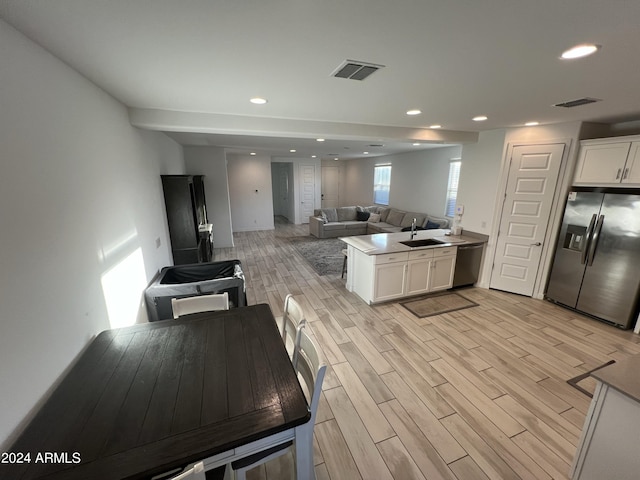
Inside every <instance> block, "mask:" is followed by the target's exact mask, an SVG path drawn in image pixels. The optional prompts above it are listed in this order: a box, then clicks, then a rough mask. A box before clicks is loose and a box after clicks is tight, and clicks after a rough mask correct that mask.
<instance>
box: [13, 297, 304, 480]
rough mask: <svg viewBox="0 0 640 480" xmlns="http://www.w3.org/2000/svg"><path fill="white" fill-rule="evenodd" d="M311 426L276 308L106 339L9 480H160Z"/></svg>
mask: <svg viewBox="0 0 640 480" xmlns="http://www.w3.org/2000/svg"><path fill="white" fill-rule="evenodd" d="M309 418H310V416H309V411H308V408H307V402H306V399H305V396H304V393H303V392H302V388H301V387H300V383H299V382H298V379H297V377H296V374H295V372H294V369H293V367H292V364H291V361H290V360H289V357H288V355H287V352H286V350H285V347H284V345H283V342H282V340H281V337H280V335H279V332H278V329H277V327H276V323H275V320H274V317H273V314H272V312H271V309H270V308H269V306H268V305H265V304H261V305H254V306H249V307H241V308H235V309H231V310H228V311H223V312H209V313H199V314H193V315H189V316H187V317H184V318H181V319H178V320H166V321H161V322H154V323H148V324H140V325H135V326H132V327H127V328H120V329H115V330H107V331H104V332H102V333H100V334H99V335H98V336H97V337H96V338H95V339H94V340H93V341H92V342H91V344H90V345H89V346H88V348H87V349H86V350H85V351H84V353H83V354H82V355H81V356H80V358H79V359H78V360H77V361H76V362H75V364H74V366H73V367H72V368H71V370H70V371H69V373H68V374H67V375H66V376H65V378H64V379H63V380H62V382H61V383H60V384H59V386H58V387H57V388H56V389H55V391H54V392H53V394H52V395H51V396H50V398H49V399H48V400H47V401H46V402H45V403H44V404H43V406H42V408H40V409H39V411H38V413H37V414H36V415H35V417H34V419H33V420H32V421H31V423H30V424H29V425H28V426H27V428H26V429H25V430H24V432H23V433H22V434H21V435H20V436H19V438H18V439H17V441H16V442H15V443H14V445H13V446H12V447H11V449H10V450H9V451H10V452H11V453H12V454H14V456H13V457H12V460H14V461H12V462H10V463H3V464H0V479H2V480H5V479H6V480H9V479H11V480H28V479H29V480H30V479H50V480H54V479H55V480H72V479H82V480H88V479H91V480H100V479H105V480H107V479H108V480H116V479H149V478H151V477H152V476H153V475H156V474H160V473H162V472H166V471H170V470H172V469H174V468H178V467H182V466H185V465H188V464H189V463H192V462H196V461H199V460H201V459H204V458H207V457H211V456H216V455H219V456H224V455H226V454H228V452H233V451H234V449H237V448H238V447H241V446H242V445H246V444H247V443H250V442H253V441H255V440H258V439H261V438H264V437H267V436H269V435H271V434H274V433H277V432H282V431H285V430H287V429H290V428H293V427H295V426H297V425H301V424H303V423H305V422H307V421H308V420H309ZM19 454H22V455H23V456H22V459H23V460H24V459H25V457H24V455H26V454H29V462H23V463H17V460H18V457H17V456H16V455H19Z"/></svg>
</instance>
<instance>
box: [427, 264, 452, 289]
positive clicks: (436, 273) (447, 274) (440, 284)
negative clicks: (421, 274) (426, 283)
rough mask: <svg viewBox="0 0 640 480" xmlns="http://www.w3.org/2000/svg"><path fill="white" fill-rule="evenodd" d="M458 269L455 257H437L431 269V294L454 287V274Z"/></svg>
mask: <svg viewBox="0 0 640 480" xmlns="http://www.w3.org/2000/svg"><path fill="white" fill-rule="evenodd" d="M455 268H456V257H455V255H448V256H445V257H436V258H434V259H433V263H432V268H431V286H430V288H429V291H430V292H435V291H438V290H446V289H448V288H451V286H452V285H453V272H454V270H455Z"/></svg>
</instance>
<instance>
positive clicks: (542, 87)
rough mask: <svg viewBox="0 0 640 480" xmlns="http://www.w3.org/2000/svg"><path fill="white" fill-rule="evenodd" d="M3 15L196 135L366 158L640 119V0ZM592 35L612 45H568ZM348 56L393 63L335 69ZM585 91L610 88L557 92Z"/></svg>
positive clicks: (192, 6) (86, 7)
mask: <svg viewBox="0 0 640 480" xmlns="http://www.w3.org/2000/svg"><path fill="white" fill-rule="evenodd" d="M0 18H2V19H4V20H5V21H6V22H8V23H9V24H11V25H13V26H14V27H15V28H16V29H18V30H19V31H21V32H23V33H24V34H25V35H26V36H27V37H29V38H31V39H32V40H34V41H35V42H36V43H38V44H40V45H42V46H43V47H44V48H46V49H47V50H49V51H50V52H52V53H53V54H54V55H55V56H57V57H58V58H60V59H62V60H63V61H65V62H66V63H67V64H69V65H70V66H72V67H73V68H74V69H75V70H77V71H79V72H81V73H82V74H83V75H85V76H86V77H87V78H89V79H90V80H91V81H93V82H94V83H96V84H97V85H99V86H100V87H102V88H103V89H104V90H106V91H107V92H109V93H110V94H111V95H113V96H114V97H115V98H117V99H118V100H120V101H121V102H123V103H124V104H125V105H127V106H129V107H130V108H131V117H132V123H133V124H134V125H138V126H141V127H143V128H151V129H157V130H162V131H168V132H176V133H174V134H172V136H173V137H174V138H175V139H176V140H178V141H179V142H180V143H183V144H200V145H219V146H225V147H230V148H232V149H233V150H234V151H258V152H259V153H266V154H269V155H291V154H290V153H289V149H290V148H296V150H298V151H297V152H296V154H295V155H296V156H306V155H310V154H312V153H316V154H318V155H322V156H329V154H333V153H337V154H338V155H339V156H340V158H351V157H354V156H362V151H365V150H366V151H371V153H370V155H378V154H386V153H393V152H399V151H407V150H411V149H415V148H423V147H422V146H419V147H416V146H412V143H413V142H415V141H420V142H422V144H423V145H425V144H426V145H427V146H434V145H435V146H441V145H443V144H444V145H447V144H460V143H467V142H473V141H475V139H476V137H477V132H479V131H482V130H493V129H498V128H508V127H516V126H522V125H523V124H524V123H525V122H527V121H532V120H536V121H539V122H540V123H541V124H551V123H560V122H571V121H579V120H582V121H592V122H601V123H619V122H627V121H632V120H638V119H640V88H639V87H638V86H639V85H640V67H639V65H640V28H639V27H638V20H639V19H640V1H630V0H628V1H623V0H613V1H604V0H561V1H558V0H535V1H514V0H485V1H482V2H480V1H472V0H466V1H464V0H457V1H456V0H449V1H442V0H395V1H389V0H323V1H319V0H314V1H312V0H269V1H265V0H242V1H232V0H185V1H177V0H49V1H43V0H0ZM584 42H593V43H597V44H600V45H602V49H601V50H600V51H599V52H598V53H596V54H595V55H593V56H591V57H588V58H584V59H579V60H573V61H567V60H560V59H559V56H560V54H561V52H562V51H563V50H565V49H567V48H569V47H571V46H573V45H576V44H579V43H584ZM0 52H1V50H0ZM345 59H351V60H361V61H365V62H371V63H376V64H381V65H385V68H383V69H381V70H380V71H378V72H376V73H374V74H373V75H372V76H371V77H369V78H368V79H366V80H364V81H361V82H360V81H355V80H346V79H339V78H334V77H332V76H331V74H332V73H333V71H334V70H335V69H336V68H337V67H338V66H339V65H340V64H341V63H342V62H343V61H344V60H345ZM254 96H262V97H265V98H267V99H268V100H269V102H268V103H267V104H266V105H253V104H251V103H249V98H251V97H254ZM581 97H593V98H598V99H602V101H601V102H598V103H595V104H591V105H585V106H580V107H576V108H572V109H564V108H558V107H553V106H552V105H553V104H555V103H559V102H563V101H568V100H573V99H577V98H581ZM411 108H418V109H420V110H422V112H423V113H422V114H421V115H419V116H412V117H411V116H407V115H406V114H405V112H406V111H407V110H409V109H411ZM480 114H483V115H487V116H488V117H489V119H488V120H487V121H486V122H482V123H478V122H473V121H472V120H471V118H472V117H473V116H475V115H480ZM432 124H440V125H442V127H443V128H442V130H432V129H429V126H430V125H432ZM316 137H324V138H326V139H327V141H326V142H325V143H324V144H322V145H321V144H319V143H318V142H315V138H316ZM369 144H384V145H385V147H377V149H375V150H374V149H373V147H367V145H369ZM387 150H388V151H387Z"/></svg>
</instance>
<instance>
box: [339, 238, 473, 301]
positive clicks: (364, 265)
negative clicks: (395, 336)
mask: <svg viewBox="0 0 640 480" xmlns="http://www.w3.org/2000/svg"><path fill="white" fill-rule="evenodd" d="M446 232H447V231H446V230H420V231H418V232H416V235H415V237H414V240H421V239H427V238H433V239H435V240H438V241H441V242H443V243H442V244H439V245H433V246H426V247H414V248H411V247H408V246H406V245H403V244H402V243H399V242H400V241H405V240H410V237H411V235H410V233H409V232H401V233H379V234H376V235H361V236H356V237H344V238H341V240H342V241H343V242H345V243H346V244H347V283H346V288H347V290H349V291H350V292H355V293H356V294H357V295H358V296H359V297H360V298H362V299H363V300H364V301H365V302H367V303H368V304H373V303H379V302H386V301H388V300H394V299H398V298H403V297H409V296H412V295H420V294H424V293H429V292H435V291H439V290H446V289H448V288H451V286H452V284H453V273H454V270H455V264H456V251H457V246H456V245H459V244H467V243H468V242H467V241H466V240H464V239H461V238H460V237H453V236H445V233H446Z"/></svg>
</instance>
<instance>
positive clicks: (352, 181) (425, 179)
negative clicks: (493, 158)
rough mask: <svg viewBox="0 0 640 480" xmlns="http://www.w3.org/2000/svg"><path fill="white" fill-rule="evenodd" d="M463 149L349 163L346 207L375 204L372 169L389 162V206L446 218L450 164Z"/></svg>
mask: <svg viewBox="0 0 640 480" xmlns="http://www.w3.org/2000/svg"><path fill="white" fill-rule="evenodd" d="M461 151H462V147H460V146H455V147H442V148H434V149H430V150H420V151H417V152H410V153H404V154H399V155H386V156H382V157H375V158H369V159H364V160H349V161H347V162H345V163H346V165H345V184H346V198H345V202H343V203H344V204H345V205H371V204H372V203H373V167H374V166H375V165H377V164H381V163H389V164H391V165H392V168H391V190H390V194H389V205H390V206H392V207H395V208H399V209H402V210H407V211H413V212H424V213H430V214H432V215H435V216H444V210H445V204H446V197H447V182H448V180H449V162H450V161H451V159H452V158H459V157H460V154H461Z"/></svg>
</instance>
